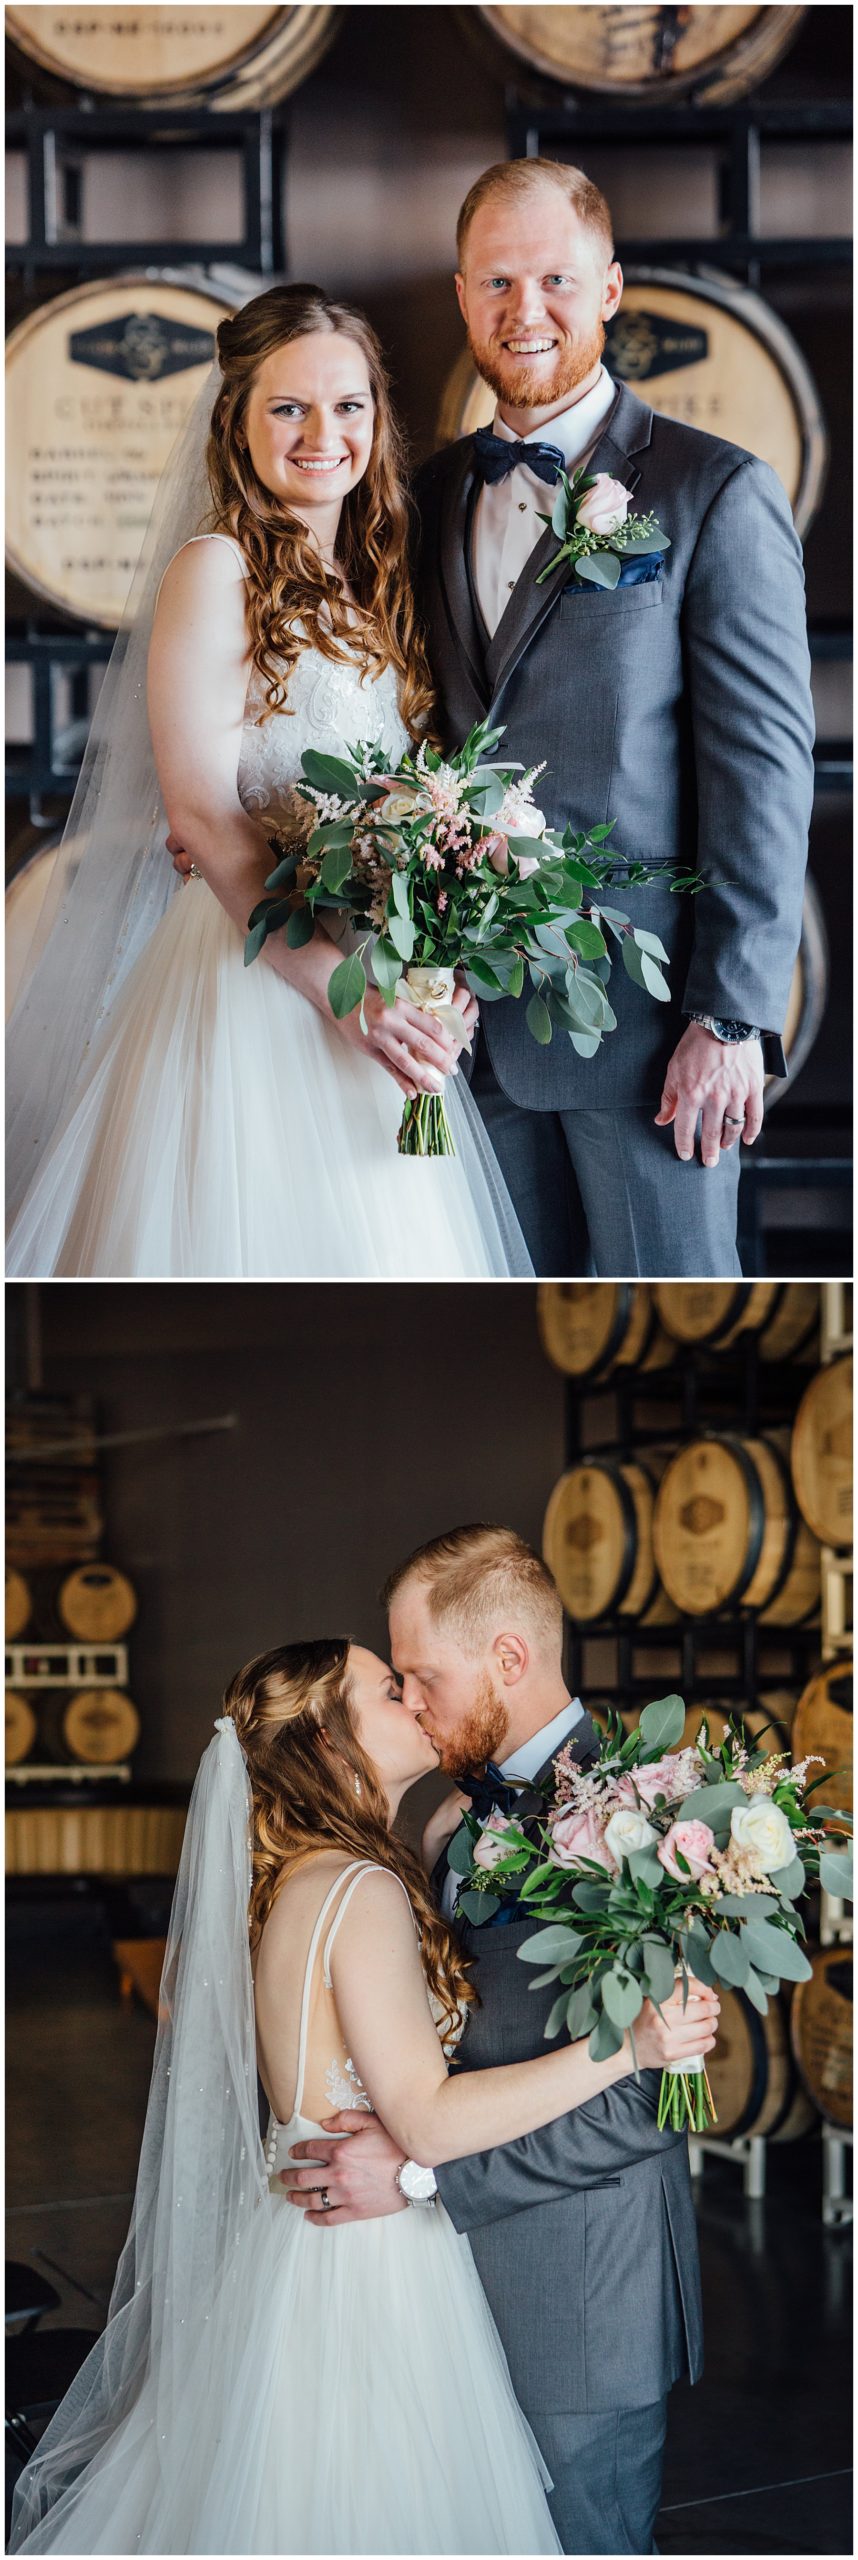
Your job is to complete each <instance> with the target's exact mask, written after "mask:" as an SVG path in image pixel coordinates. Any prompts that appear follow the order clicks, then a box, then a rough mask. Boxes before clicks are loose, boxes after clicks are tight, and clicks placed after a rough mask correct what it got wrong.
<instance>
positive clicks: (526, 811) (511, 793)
mask: <svg viewBox="0 0 858 2560" xmlns="http://www.w3.org/2000/svg"><path fill="white" fill-rule="evenodd" d="M492 825H493V826H494V827H496V828H497V831H498V834H499V835H503V836H544V834H545V830H546V827H547V825H548V819H547V818H546V815H545V812H544V810H543V809H537V808H536V807H535V806H534V803H533V801H532V800H531V799H530V798H529V797H528V794H527V792H526V791H525V789H524V787H523V784H522V783H520V782H508V783H507V787H506V790H505V792H504V795H503V799H502V801H501V804H500V808H499V809H498V810H496V812H495V815H494V818H493V819H492Z"/></svg>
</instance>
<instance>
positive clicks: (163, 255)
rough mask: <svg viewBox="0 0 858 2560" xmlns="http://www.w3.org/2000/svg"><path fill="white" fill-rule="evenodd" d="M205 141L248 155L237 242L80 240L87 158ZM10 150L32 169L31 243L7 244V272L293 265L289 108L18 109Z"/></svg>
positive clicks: (269, 269)
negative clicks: (287, 228) (286, 198)
mask: <svg viewBox="0 0 858 2560" xmlns="http://www.w3.org/2000/svg"><path fill="white" fill-rule="evenodd" d="M203 139H204V140H205V144H206V148H207V150H211V151H232V152H237V153H238V154H239V155H240V162H241V183H242V228H241V231H240V233H239V234H238V236H237V237H234V238H233V239H231V240H218V239H215V240H212V239H208V238H197V239H193V238H192V239H188V238H184V239H181V240H165V239H161V238H158V237H156V238H155V239H149V240H128V239H124V240H121V241H116V240H113V241H111V240H84V239H83V238H82V236H81V230H80V221H81V189H80V168H81V161H82V158H83V155H84V154H85V153H87V152H96V151H99V152H111V151H117V150H128V149H129V148H131V149H133V148H135V147H137V148H138V149H143V148H145V150H146V151H147V153H148V152H151V151H153V150H155V151H158V150H160V151H166V152H170V151H177V150H179V151H182V150H187V149H188V148H189V147H192V146H193V145H194V143H199V142H200V141H201V140H203ZM6 148H7V152H9V151H16V150H17V151H22V152H23V153H24V154H25V155H26V163H27V238H26V240H23V241H8V240H7V243H6V268H7V272H8V273H10V274H13V275H16V276H17V275H21V276H22V277H23V279H24V282H25V284H29V285H31V286H32V285H35V283H36V282H37V280H38V278H39V277H41V276H44V275H45V274H46V273H48V274H53V273H57V272H59V273H60V274H61V275H64V274H66V273H68V274H69V275H71V276H73V275H91V274H96V275H104V274H108V273H110V272H111V270H118V269H121V268H123V267H134V266H151V265H152V264H153V263H154V262H155V261H157V262H158V263H159V264H161V263H163V264H164V265H168V266H169V265H172V266H182V265H184V266H187V265H189V264H193V265H201V266H222V265H224V264H229V263H235V262H238V263H239V264H240V265H243V266H246V267H248V268H249V269H250V270H251V271H252V273H253V274H255V275H260V276H274V275H277V274H282V273H283V272H284V270H285V264H286V246H285V237H284V227H283V172H284V165H285V151H286V126H285V120H284V110H283V108H280V107H278V108H271V107H259V108H252V109H251V108H246V109H245V110H244V111H243V112H241V113H236V114H232V115H228V114H224V115H220V114H219V115H216V116H214V115H212V112H211V109H210V108H207V107H195V108H182V109H181V110H176V109H162V108H158V109H152V108H146V107H123V108H121V109H118V108H113V107H106V108H104V109H102V108H101V107H100V106H99V107H98V108H97V109H95V108H92V107H85V106H78V107H72V106H63V107H50V108H49V107H42V106H36V105H27V106H25V107H23V108H16V109H15V110H14V111H13V113H12V114H10V115H8V116H7V118H6Z"/></svg>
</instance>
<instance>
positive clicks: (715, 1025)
mask: <svg viewBox="0 0 858 2560" xmlns="http://www.w3.org/2000/svg"><path fill="white" fill-rule="evenodd" d="M688 1019H689V1022H697V1023H699V1025H700V1029H701V1031H711V1032H713V1033H714V1036H715V1039H716V1040H724V1041H725V1042H726V1044H727V1047H728V1048H730V1049H733V1048H736V1047H738V1043H739V1041H740V1040H760V1039H761V1038H762V1033H761V1032H760V1031H759V1030H758V1029H757V1025H756V1023H755V1022H729V1021H723V1020H722V1018H721V1016H720V1015H719V1014H717V1013H690V1014H689V1016H688Z"/></svg>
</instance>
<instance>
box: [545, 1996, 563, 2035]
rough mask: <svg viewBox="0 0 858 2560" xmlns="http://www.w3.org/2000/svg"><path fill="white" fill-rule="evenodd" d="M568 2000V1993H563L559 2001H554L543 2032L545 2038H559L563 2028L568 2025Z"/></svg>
mask: <svg viewBox="0 0 858 2560" xmlns="http://www.w3.org/2000/svg"><path fill="white" fill-rule="evenodd" d="M568 1998H569V1994H568V1992H567V1991H561V1993H560V1998H559V2000H554V2001H553V2002H552V2005H551V2008H550V2009H549V2012H548V2016H547V2018H546V2021H545V2025H544V2027H543V2030H542V2033H543V2035H544V2036H559V2034H560V2029H561V2027H563V2026H565V2024H566V2005H567V2001H568Z"/></svg>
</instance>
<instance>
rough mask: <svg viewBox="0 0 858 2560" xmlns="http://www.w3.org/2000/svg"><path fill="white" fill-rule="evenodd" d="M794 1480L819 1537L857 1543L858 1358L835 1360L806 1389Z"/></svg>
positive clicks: (835, 1543)
mask: <svg viewBox="0 0 858 2560" xmlns="http://www.w3.org/2000/svg"><path fill="white" fill-rule="evenodd" d="M792 1480H793V1484H794V1486H795V1490H796V1497H797V1500H798V1502H799V1505H800V1508H801V1511H802V1513H803V1516H804V1518H805V1520H806V1521H807V1523H808V1526H809V1527H810V1528H811V1529H812V1530H813V1533H814V1536H815V1537H817V1538H821V1539H822V1541H823V1544H824V1545H825V1546H828V1547H848V1546H850V1545H851V1543H852V1362H851V1360H832V1361H831V1363H830V1366H829V1367H828V1368H827V1369H817V1371H816V1374H815V1376H814V1377H813V1378H811V1380H810V1383H809V1385H808V1386H807V1387H806V1388H805V1391H804V1394H803V1396H802V1399H801V1403H800V1405H799V1408H798V1412H797V1414H796V1417H795V1422H794V1424H793V1434H792Z"/></svg>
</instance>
